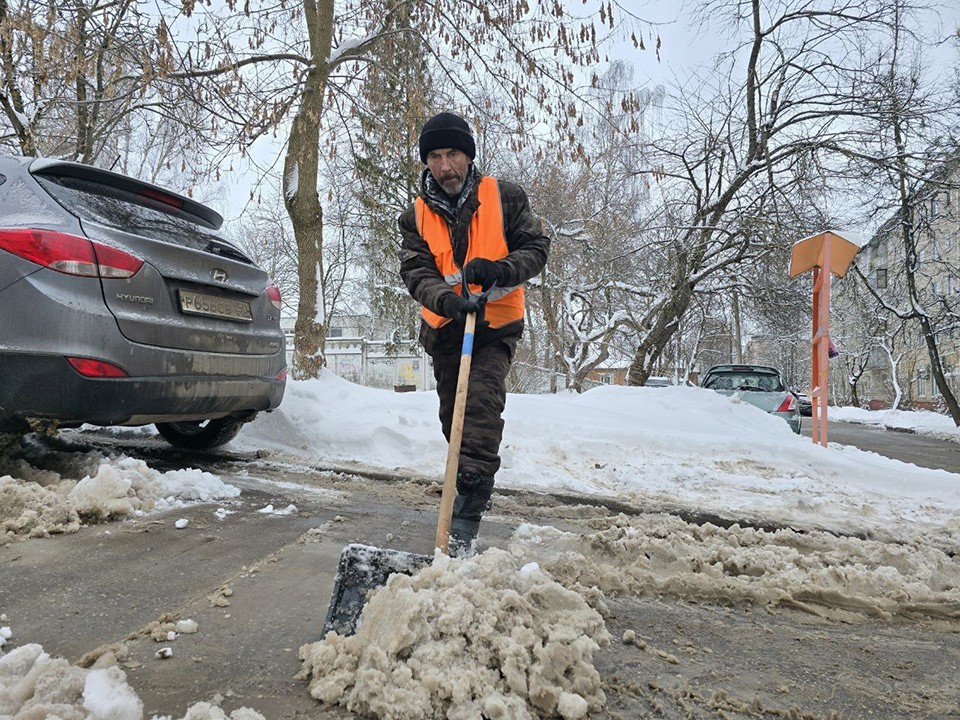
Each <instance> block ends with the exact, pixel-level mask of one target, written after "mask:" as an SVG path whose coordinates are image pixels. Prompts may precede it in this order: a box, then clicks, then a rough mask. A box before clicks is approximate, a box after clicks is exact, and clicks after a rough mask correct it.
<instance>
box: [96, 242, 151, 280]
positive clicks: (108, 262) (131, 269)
mask: <svg viewBox="0 0 960 720" xmlns="http://www.w3.org/2000/svg"><path fill="white" fill-rule="evenodd" d="M91 243H92V244H93V249H94V250H95V251H96V253H97V265H99V266H100V277H102V278H114V279H115V278H128V277H133V276H134V275H136V274H137V273H138V272H140V268H142V267H143V260H141V259H140V258H138V257H136V256H134V255H131V254H130V253H125V252H123V250H117V249H116V248H112V247H107V246H106V245H101V244H100V243H97V242H93V241H91Z"/></svg>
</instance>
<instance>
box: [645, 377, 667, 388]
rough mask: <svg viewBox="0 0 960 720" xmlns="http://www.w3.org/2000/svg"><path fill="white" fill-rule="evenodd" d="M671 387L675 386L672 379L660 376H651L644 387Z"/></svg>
mask: <svg viewBox="0 0 960 720" xmlns="http://www.w3.org/2000/svg"><path fill="white" fill-rule="evenodd" d="M671 385H673V383H672V382H671V381H670V378H667V377H660V376H659V375H651V376H650V377H648V378H647V381H646V382H645V383H644V384H643V386H644V387H670V386H671Z"/></svg>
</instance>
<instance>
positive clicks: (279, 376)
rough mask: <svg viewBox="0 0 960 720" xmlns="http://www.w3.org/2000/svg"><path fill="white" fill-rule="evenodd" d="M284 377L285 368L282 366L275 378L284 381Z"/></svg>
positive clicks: (285, 373)
mask: <svg viewBox="0 0 960 720" xmlns="http://www.w3.org/2000/svg"><path fill="white" fill-rule="evenodd" d="M286 379H287V369H286V368H284V369H283V370H281V371H280V372H278V373H277V380H283V381H286Z"/></svg>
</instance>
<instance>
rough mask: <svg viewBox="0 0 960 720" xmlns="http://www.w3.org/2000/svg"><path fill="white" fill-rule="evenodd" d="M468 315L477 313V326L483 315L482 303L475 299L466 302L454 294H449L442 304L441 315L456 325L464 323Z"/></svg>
mask: <svg viewBox="0 0 960 720" xmlns="http://www.w3.org/2000/svg"><path fill="white" fill-rule="evenodd" d="M468 313H477V323H478V324H479V323H480V318H481V317H482V315H483V303H481V302H479V301H477V300H475V299H470V300H467V299H466V298H465V297H463V296H462V295H457V294H456V293H454V294H451V295H450V296H449V297H448V298H447V299H446V300H445V301H444V303H443V314H444V315H446V316H447V317H448V318H450V319H451V320H453V321H454V322H455V323H457V324H458V325H463V324H464V323H466V321H467V314H468Z"/></svg>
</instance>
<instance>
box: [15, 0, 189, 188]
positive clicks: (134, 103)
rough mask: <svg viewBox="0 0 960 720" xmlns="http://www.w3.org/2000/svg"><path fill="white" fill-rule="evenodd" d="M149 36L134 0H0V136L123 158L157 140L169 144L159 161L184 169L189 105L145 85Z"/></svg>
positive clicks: (19, 143)
mask: <svg viewBox="0 0 960 720" xmlns="http://www.w3.org/2000/svg"><path fill="white" fill-rule="evenodd" d="M154 37H155V33H154V28H153V21H152V19H151V17H150V16H149V15H147V14H145V13H144V11H143V8H142V6H141V5H140V4H138V3H136V2H133V0H74V1H72V2H69V3H59V4H51V3H50V2H46V1H44V0H13V1H12V2H11V1H9V0H4V1H3V2H0V110H2V114H0V119H2V121H3V122H2V125H3V126H5V131H6V132H5V135H4V136H3V137H4V140H5V142H6V144H7V146H8V147H11V148H15V149H16V150H17V151H18V152H20V153H22V154H24V155H40V156H53V157H61V158H66V159H70V160H78V161H80V162H84V163H91V164H100V165H103V166H105V167H112V166H114V165H115V164H116V163H117V162H118V161H119V160H121V159H123V160H124V163H125V164H127V163H129V155H128V153H127V150H128V149H129V148H130V147H131V145H132V144H136V145H138V146H141V147H143V148H146V147H148V146H150V145H152V144H153V143H156V145H157V146H159V147H165V148H166V150H167V151H172V152H171V154H170V155H168V156H167V157H166V158H165V159H164V160H163V164H164V165H168V166H173V167H174V168H175V169H176V170H178V171H181V172H182V171H185V170H186V169H187V168H186V167H181V159H182V158H183V157H186V156H187V154H186V152H185V151H187V150H188V149H189V148H190V147H191V145H190V142H191V140H195V139H196V136H195V134H193V133H192V132H191V129H192V125H191V123H190V113H189V112H186V113H184V112H183V111H181V110H179V109H175V108H171V107H170V106H167V105H165V104H164V103H163V102H162V101H161V99H160V98H158V96H157V95H156V93H155V92H153V91H152V90H151V88H150V85H149V83H150V74H149V72H146V71H145V69H144V68H145V65H147V66H149V65H150V55H151V53H152V52H153V49H154V47H155V44H154ZM173 126H176V128H177V129H176V131H172V130H171V128H172V127H173ZM148 139H149V142H148ZM193 147H195V146H193ZM145 154H148V153H145ZM159 154H162V153H153V156H154V158H156V157H157V156H158V155H159ZM174 156H175V157H174ZM154 170H155V171H156V170H157V168H154ZM158 174H160V173H157V172H153V173H149V175H150V176H151V179H153V178H155V177H156V175H158ZM178 185H180V186H182V185H183V183H178Z"/></svg>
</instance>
